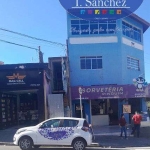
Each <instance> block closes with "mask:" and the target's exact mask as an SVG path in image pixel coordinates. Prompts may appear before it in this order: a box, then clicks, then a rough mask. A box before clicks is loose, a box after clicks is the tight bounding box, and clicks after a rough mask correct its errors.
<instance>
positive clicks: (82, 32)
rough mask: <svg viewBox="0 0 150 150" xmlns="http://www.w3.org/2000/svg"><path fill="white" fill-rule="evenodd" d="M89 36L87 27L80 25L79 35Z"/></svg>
mask: <svg viewBox="0 0 150 150" xmlns="http://www.w3.org/2000/svg"><path fill="white" fill-rule="evenodd" d="M83 34H89V25H81V35H83Z"/></svg>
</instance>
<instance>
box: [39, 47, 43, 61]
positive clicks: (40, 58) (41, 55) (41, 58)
mask: <svg viewBox="0 0 150 150" xmlns="http://www.w3.org/2000/svg"><path fill="white" fill-rule="evenodd" d="M43 62H44V61H43V53H42V52H41V48H40V46H39V63H43Z"/></svg>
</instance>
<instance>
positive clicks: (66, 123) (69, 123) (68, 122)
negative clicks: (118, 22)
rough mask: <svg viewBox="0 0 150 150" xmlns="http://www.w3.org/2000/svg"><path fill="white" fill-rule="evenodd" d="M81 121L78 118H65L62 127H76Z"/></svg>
mask: <svg viewBox="0 0 150 150" xmlns="http://www.w3.org/2000/svg"><path fill="white" fill-rule="evenodd" d="M78 123H79V121H78V120H69V119H65V120H64V121H63V124H62V127H75V126H77V125H78Z"/></svg>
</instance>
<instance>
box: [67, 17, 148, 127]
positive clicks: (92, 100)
mask: <svg viewBox="0 0 150 150" xmlns="http://www.w3.org/2000/svg"><path fill="white" fill-rule="evenodd" d="M67 25H68V57H69V68H70V86H71V102H72V105H71V106H72V113H73V116H76V117H80V115H81V113H80V105H79V104H80V101H79V93H78V91H77V90H78V87H81V88H82V92H83V93H87V94H89V97H88V96H87V95H83V97H82V105H83V106H82V108H83V116H84V117H86V118H87V119H88V121H89V122H92V123H93V124H94V125H108V124H110V123H111V124H117V123H118V122H117V121H118V118H119V117H120V114H121V113H123V112H124V111H125V110H124V107H125V106H127V108H130V107H131V113H126V119H127V120H128V122H130V120H131V116H132V114H133V113H134V112H135V111H140V112H141V111H146V109H147V107H146V102H145V99H146V98H147V96H142V94H141V93H142V91H143V87H142V89H141V90H140V89H139V91H140V92H141V93H140V94H141V95H136V94H135V93H134V94H133V95H134V96H131V95H132V94H129V93H130V91H132V90H130V87H128V86H134V85H133V81H134V82H136V81H137V80H138V79H137V78H138V77H141V79H144V78H145V76H144V73H145V70H144V39H143V34H144V33H145V32H146V30H147V29H148V28H149V25H150V24H149V23H148V22H146V21H145V20H143V19H142V18H140V17H139V16H137V15H135V14H132V15H130V16H129V17H126V18H123V19H120V20H117V21H113V22H90V21H86V20H81V19H79V18H76V17H74V16H72V15H70V14H67ZM139 80H140V79H139ZM137 84H138V83H136V86H137ZM143 84H144V81H143ZM120 86H123V87H122V88H120ZM119 88H120V90H119ZM132 89H133V88H132ZM135 91H138V90H136V89H135ZM100 92H101V93H100ZM123 92H126V93H123ZM94 93H96V94H103V96H100V95H99V96H96V94H94ZM110 107H111V108H112V110H113V116H112V118H111V122H109V115H108V112H109V110H108V109H109V108H110ZM101 120H103V121H101Z"/></svg>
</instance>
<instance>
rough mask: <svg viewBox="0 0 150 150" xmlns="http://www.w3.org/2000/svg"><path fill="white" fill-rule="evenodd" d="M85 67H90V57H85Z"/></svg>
mask: <svg viewBox="0 0 150 150" xmlns="http://www.w3.org/2000/svg"><path fill="white" fill-rule="evenodd" d="M86 69H91V59H90V58H87V59H86Z"/></svg>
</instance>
